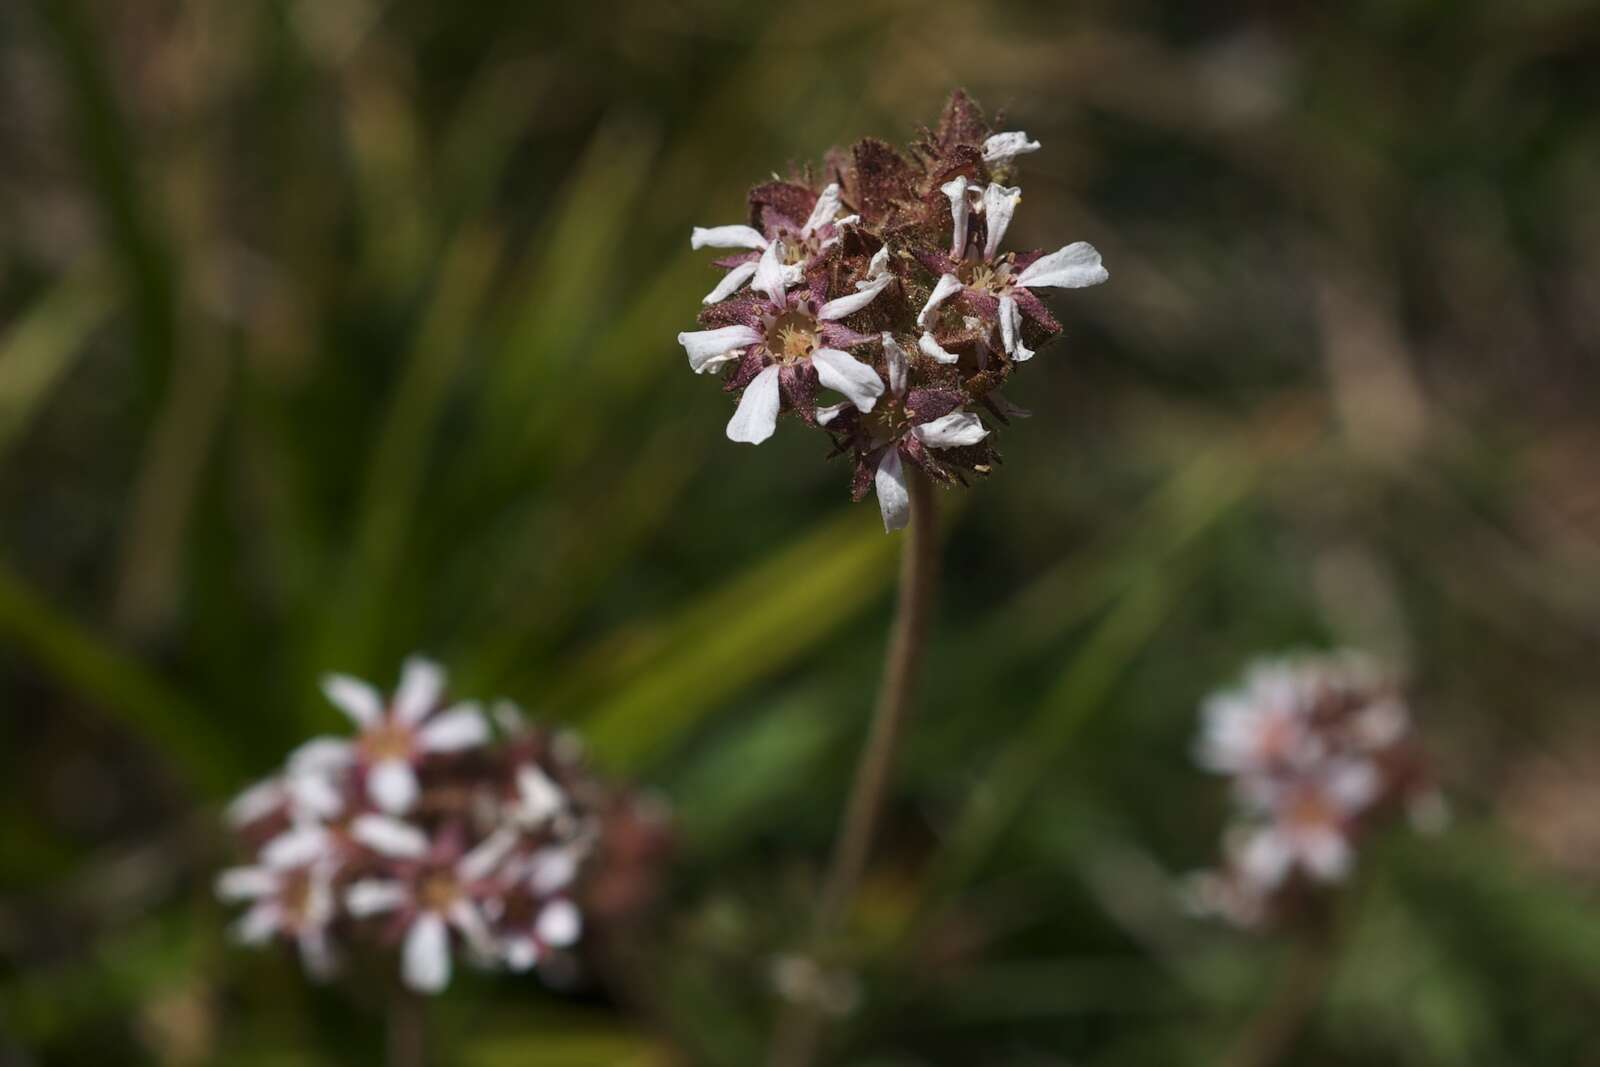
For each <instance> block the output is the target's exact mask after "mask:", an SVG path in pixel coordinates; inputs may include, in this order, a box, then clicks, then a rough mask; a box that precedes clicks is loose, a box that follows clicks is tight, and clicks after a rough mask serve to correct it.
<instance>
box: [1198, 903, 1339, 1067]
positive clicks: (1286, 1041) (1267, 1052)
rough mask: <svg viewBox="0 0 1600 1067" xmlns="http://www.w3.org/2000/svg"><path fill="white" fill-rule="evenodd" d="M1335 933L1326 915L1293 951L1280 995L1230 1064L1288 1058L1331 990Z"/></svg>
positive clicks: (1261, 1065)
mask: <svg viewBox="0 0 1600 1067" xmlns="http://www.w3.org/2000/svg"><path fill="white" fill-rule="evenodd" d="M1334 947H1335V937H1334V931H1333V928H1332V926H1331V925H1330V924H1329V923H1328V921H1327V920H1326V919H1325V918H1323V917H1318V922H1317V923H1316V925H1314V926H1313V927H1312V928H1311V929H1310V930H1308V931H1307V932H1306V933H1304V934H1303V935H1302V936H1301V937H1300V938H1299V939H1298V940H1297V941H1296V942H1295V944H1294V946H1293V948H1292V949H1291V950H1290V956H1289V959H1288V961H1287V966H1286V970H1285V973H1284V975H1283V977H1282V979H1281V980H1280V981H1279V983H1278V995H1277V997H1275V998H1273V999H1272V1000H1270V1001H1268V1003H1267V1005H1266V1007H1265V1008H1263V1009H1262V1010H1261V1011H1260V1012H1259V1013H1258V1014H1257V1015H1256V1016H1255V1018H1253V1019H1252V1020H1251V1021H1250V1023H1249V1025H1247V1026H1246V1028H1245V1030H1244V1032H1243V1033H1242V1034H1241V1035H1240V1036H1239V1038H1238V1040H1237V1041H1236V1042H1235V1043H1234V1046H1233V1048H1232V1049H1231V1050H1230V1051H1229V1053H1228V1056H1227V1057H1226V1059H1224V1060H1223V1061H1222V1062H1223V1063H1224V1065H1225V1067H1276V1065H1277V1064H1281V1063H1288V1062H1289V1060H1290V1053H1292V1052H1293V1051H1294V1045H1295V1043H1296V1042H1297V1041H1298V1040H1299V1039H1300V1037H1301V1035H1302V1034H1304V1032H1305V1030H1306V1027H1307V1026H1308V1025H1309V1024H1310V1022H1311V1018H1312V1016H1313V1015H1315V1014H1316V1011H1317V1008H1318V1006H1319V1005H1321V1003H1322V999H1323V996H1324V994H1325V993H1326V992H1327V987H1328V980H1329V978H1330V977H1331V976H1332V973H1333V965H1334V962H1335V961H1334Z"/></svg>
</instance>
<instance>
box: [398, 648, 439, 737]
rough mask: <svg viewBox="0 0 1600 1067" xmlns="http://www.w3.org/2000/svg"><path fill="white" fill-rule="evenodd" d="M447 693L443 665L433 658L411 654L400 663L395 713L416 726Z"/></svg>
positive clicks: (405, 721)
mask: <svg viewBox="0 0 1600 1067" xmlns="http://www.w3.org/2000/svg"><path fill="white" fill-rule="evenodd" d="M443 693H444V669H443V668H441V667H440V666H439V665H438V664H437V663H435V662H433V660H431V659H425V658H423V657H422V656H411V657H409V658H407V660H406V661H405V663H403V664H401V666H400V686H399V688H398V689H396V690H395V693H394V717H395V719H396V720H397V721H398V722H401V723H403V724H405V725H407V726H414V725H416V724H417V723H419V722H421V721H422V720H423V719H424V718H426V717H427V714H428V712H430V711H432V710H433V709H434V708H436V707H438V706H439V697H440V696H442V695H443Z"/></svg>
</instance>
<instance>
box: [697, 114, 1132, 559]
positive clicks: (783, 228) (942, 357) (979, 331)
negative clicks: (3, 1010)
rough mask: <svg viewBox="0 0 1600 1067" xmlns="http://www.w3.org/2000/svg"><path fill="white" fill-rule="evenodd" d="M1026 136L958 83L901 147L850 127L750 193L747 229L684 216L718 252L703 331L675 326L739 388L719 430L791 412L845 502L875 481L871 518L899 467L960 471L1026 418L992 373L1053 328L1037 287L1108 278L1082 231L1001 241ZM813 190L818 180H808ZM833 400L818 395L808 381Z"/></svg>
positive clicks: (905, 497) (896, 506)
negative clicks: (847, 493)
mask: <svg viewBox="0 0 1600 1067" xmlns="http://www.w3.org/2000/svg"><path fill="white" fill-rule="evenodd" d="M1038 148H1039V142H1037V141H1033V140H1030V139H1029V138H1028V136H1027V134H1025V133H1021V132H1016V131H1008V132H995V131H994V130H993V128H992V127H991V126H990V125H989V124H988V122H986V121H985V119H984V117H983V115H982V113H981V112H980V111H979V110H978V108H977V107H976V106H975V105H974V104H973V103H972V102H971V101H970V100H969V99H968V98H967V97H966V96H965V95H964V94H962V93H959V92H958V93H956V94H955V95H954V96H953V97H952V98H951V100H950V103H949V105H948V106H947V107H946V109H945V112H944V115H943V117H942V118H941V120H940V122H939V124H938V127H937V128H936V129H933V130H926V131H924V132H923V135H922V136H921V137H920V138H919V139H918V140H917V141H915V142H914V143H912V144H911V145H909V146H908V147H907V149H906V150H905V151H904V152H902V151H900V150H898V149H896V148H894V147H892V146H891V145H888V144H885V143H883V142H881V141H875V140H864V141H861V142H860V143H858V144H857V145H856V146H855V147H854V148H853V149H852V150H851V151H850V152H849V153H848V154H845V153H840V152H834V153H830V155H829V156H828V158H827V160H826V162H825V164H824V167H823V176H822V178H821V179H818V178H816V177H815V176H814V175H813V173H812V172H811V171H810V170H809V169H808V170H807V171H805V172H804V173H797V174H795V175H792V176H791V178H790V179H789V180H774V181H771V182H768V183H766V184H764V185H759V186H757V187H755V188H754V189H752V190H751V191H750V197H749V202H750V216H749V224H748V225H734V226H715V227H711V228H709V229H706V228H696V229H695V230H694V233H693V235H692V237H691V239H690V244H691V246H692V247H694V248H696V249H699V248H717V249H722V250H725V251H727V252H728V253H729V254H728V255H727V256H726V257H724V258H723V259H720V260H718V261H717V262H716V265H717V266H718V267H719V268H721V269H723V270H725V271H726V272H727V273H726V274H725V275H724V276H723V278H722V280H721V281H720V282H719V283H718V284H717V286H716V288H714V289H713V290H712V291H711V292H710V293H709V294H707V296H706V297H705V301H704V302H705V304H706V305H707V306H706V308H705V310H703V311H702V312H701V313H700V323H701V325H702V326H704V327H705V329H701V330H695V331H690V332H685V333H680V334H679V335H678V342H679V344H681V345H683V347H684V349H685V351H686V352H687V353H688V356H689V366H690V367H691V368H692V369H693V370H694V371H695V372H696V373H697V374H704V373H707V372H710V371H716V370H721V371H722V372H723V374H724V376H725V377H724V382H725V386H726V388H727V390H728V391H729V392H731V393H735V394H738V396H739V402H738V407H737V409H736V410H735V412H734V414H733V417H732V418H731V419H730V420H729V422H728V437H729V438H730V439H731V440H734V441H743V442H748V443H750V444H759V443H761V442H762V441H765V440H766V439H767V438H768V437H770V436H772V434H773V432H774V430H775V428H776V425H777V420H778V416H779V414H780V413H782V412H785V411H787V412H789V413H791V414H792V415H793V416H795V417H796V418H798V419H799V420H800V421H801V422H804V423H805V424H807V425H809V426H814V427H817V428H818V429H820V430H822V431H823V432H825V433H827V434H829V435H830V436H831V437H832V439H833V445H834V452H833V454H834V455H850V456H851V457H853V459H854V461H855V479H854V488H853V495H854V498H855V499H856V500H860V499H862V498H863V497H865V496H866V494H867V493H868V492H869V491H875V492H876V493H877V496H878V505H879V507H880V509H881V510H882V512H883V521H884V527H885V529H890V530H892V529H897V528H899V527H901V526H904V525H905V524H906V522H907V520H908V517H909V510H910V504H909V493H908V490H907V487H906V476H905V468H904V464H905V463H912V464H915V465H916V466H917V467H919V468H921V469H922V470H923V471H925V472H927V474H928V475H929V476H930V477H932V478H933V479H934V480H936V481H938V482H941V483H944V484H951V483H957V482H959V483H961V484H966V476H967V475H968V474H987V473H988V472H989V470H990V469H991V467H992V466H993V464H994V463H995V462H996V461H997V460H998V455H997V453H996V452H995V449H994V446H993V442H992V440H991V439H990V433H991V428H992V427H991V425H990V424H989V423H986V422H985V421H984V417H983V416H984V415H985V414H986V415H988V416H989V418H990V419H991V420H993V422H995V423H1005V422H1007V421H1008V416H1011V415H1020V414H1026V413H1025V412H1023V411H1021V409H1018V408H1015V407H1013V406H1011V405H1010V404H1009V403H1008V402H1007V401H1006V400H1005V399H1004V398H1003V397H1001V395H1000V393H999V391H998V390H999V387H1000V386H1001V385H1002V384H1003V383H1004V382H1005V381H1006V379H1007V378H1009V377H1010V375H1011V373H1012V371H1013V370H1014V369H1015V368H1016V367H1017V366H1019V365H1020V364H1022V363H1025V362H1027V361H1028V360H1029V359H1032V358H1033V356H1034V353H1035V351H1036V350H1037V349H1039V348H1040V347H1042V346H1043V345H1044V344H1045V343H1046V342H1047V341H1049V340H1051V339H1052V338H1054V337H1055V336H1056V335H1057V334H1059V333H1060V332H1061V324H1060V323H1058V322H1057V321H1056V320H1055V318H1054V316H1052V315H1051V313H1050V310H1049V309H1048V308H1047V307H1046V306H1045V304H1044V302H1043V301H1042V300H1041V299H1040V298H1039V295H1038V291H1039V290H1042V289H1049V288H1062V289H1076V288H1081V287H1083V286H1088V285H1096V284H1098V283H1100V282H1103V281H1105V280H1106V278H1107V274H1106V270H1105V268H1104V267H1103V266H1101V263H1100V254H1099V253H1098V252H1096V251H1095V250H1094V248H1093V247H1092V246H1090V245H1088V244H1086V243H1084V242H1082V241H1079V242H1077V243H1074V244H1069V245H1066V246H1065V247H1063V248H1060V249H1058V250H1056V251H1054V252H1049V253H1045V252H1042V251H1032V252H1007V251H1002V250H1001V245H1002V244H1003V243H1004V241H1005V235H1006V230H1007V228H1008V227H1009V226H1010V224H1011V218H1012V215H1013V213H1014V212H1015V211H1016V208H1017V205H1018V204H1019V203H1020V202H1021V200H1022V191H1021V189H1019V188H1017V187H1015V186H1012V185H1008V184H1007V182H1008V181H1009V180H1010V179H1011V176H1012V170H1013V167H1014V164H1015V161H1016V159H1017V157H1018V156H1020V155H1023V154H1025V153H1028V152H1033V151H1036V150H1037V149H1038ZM819 186H820V188H819ZM821 390H828V391H830V392H832V393H835V394H837V395H838V396H840V397H842V398H843V399H842V400H839V401H838V402H834V403H822V402H821V400H822V399H823V398H820V397H819V391H821Z"/></svg>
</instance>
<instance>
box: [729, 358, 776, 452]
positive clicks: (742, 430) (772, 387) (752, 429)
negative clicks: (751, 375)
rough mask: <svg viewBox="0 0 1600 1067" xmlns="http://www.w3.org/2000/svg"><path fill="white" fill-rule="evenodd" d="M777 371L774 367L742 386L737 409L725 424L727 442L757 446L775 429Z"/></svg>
mask: <svg viewBox="0 0 1600 1067" xmlns="http://www.w3.org/2000/svg"><path fill="white" fill-rule="evenodd" d="M779 403H780V401H779V397H778V367H777V365H776V364H774V365H773V366H771V367H768V368H767V369H766V370H764V371H762V372H761V373H760V374H758V375H756V376H755V379H754V380H753V381H751V383H750V384H749V385H747V386H745V390H744V396H742V397H740V398H739V407H738V410H736V411H735V412H734V413H733V418H731V419H729V420H728V440H730V441H738V442H741V443H743V444H750V445H759V444H760V443H761V442H763V441H765V440H766V439H767V438H769V437H771V436H772V434H773V431H774V430H776V429H777V428H778V406H779Z"/></svg>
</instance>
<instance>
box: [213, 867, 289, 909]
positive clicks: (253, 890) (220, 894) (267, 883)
mask: <svg viewBox="0 0 1600 1067" xmlns="http://www.w3.org/2000/svg"><path fill="white" fill-rule="evenodd" d="M280 884H281V879H280V876H279V874H278V872H277V871H275V870H272V869H270V868H267V867H230V868H228V869H227V870H225V871H223V872H222V873H221V874H219V875H217V885H216V892H217V899H219V900H223V901H227V902H228V903H230V904H231V903H235V902H237V901H241V900H256V899H258V898H260V897H265V896H270V895H272V894H273V893H276V892H277V891H278V886H279V885H280Z"/></svg>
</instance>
